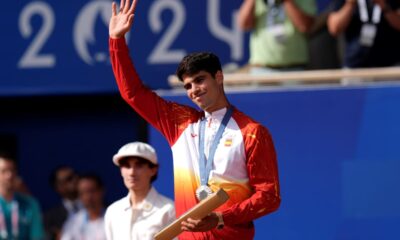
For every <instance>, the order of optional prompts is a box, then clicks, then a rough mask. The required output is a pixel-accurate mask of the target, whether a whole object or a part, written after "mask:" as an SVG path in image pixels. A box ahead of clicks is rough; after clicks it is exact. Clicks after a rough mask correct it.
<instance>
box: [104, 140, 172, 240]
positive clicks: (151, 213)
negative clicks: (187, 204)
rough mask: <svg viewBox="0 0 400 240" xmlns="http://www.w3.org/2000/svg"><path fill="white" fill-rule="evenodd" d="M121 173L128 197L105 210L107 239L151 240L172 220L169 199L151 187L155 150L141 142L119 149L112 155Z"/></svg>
mask: <svg viewBox="0 0 400 240" xmlns="http://www.w3.org/2000/svg"><path fill="white" fill-rule="evenodd" d="M113 162H114V164H115V165H117V166H118V167H119V169H120V171H121V175H122V178H123V181H124V184H125V187H126V188H127V189H128V195H127V196H126V197H124V198H122V199H120V200H118V201H116V202H114V203H112V204H111V205H110V206H109V207H108V208H107V210H106V214H105V230H106V235H107V240H125V239H129V240H147V239H148V240H150V239H151V240H152V239H154V235H155V234H156V233H158V232H159V231H161V230H162V229H163V228H164V227H166V226H167V225H168V224H170V223H171V222H173V221H174V220H175V208H174V203H173V201H172V200H171V199H169V198H167V197H165V196H163V195H161V194H159V193H158V192H157V190H156V189H155V188H154V187H153V186H152V182H154V181H155V180H156V178H157V174H158V161H157V155H156V151H155V150H154V148H153V147H151V146H150V145H148V144H146V143H143V142H131V143H127V144H125V145H124V146H122V147H121V148H120V149H119V151H118V153H117V154H115V155H114V156H113Z"/></svg>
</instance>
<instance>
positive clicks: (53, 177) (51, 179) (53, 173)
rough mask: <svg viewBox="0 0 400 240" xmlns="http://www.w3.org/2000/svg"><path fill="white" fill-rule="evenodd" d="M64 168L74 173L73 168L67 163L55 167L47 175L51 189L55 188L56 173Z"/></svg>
mask: <svg viewBox="0 0 400 240" xmlns="http://www.w3.org/2000/svg"><path fill="white" fill-rule="evenodd" d="M64 169H71V170H72V172H74V173H75V170H74V169H73V168H72V167H70V166H68V165H59V166H57V167H55V168H54V169H53V170H52V171H51V173H50V176H49V183H50V186H52V187H53V189H56V188H57V175H58V173H59V172H60V171H61V170H64Z"/></svg>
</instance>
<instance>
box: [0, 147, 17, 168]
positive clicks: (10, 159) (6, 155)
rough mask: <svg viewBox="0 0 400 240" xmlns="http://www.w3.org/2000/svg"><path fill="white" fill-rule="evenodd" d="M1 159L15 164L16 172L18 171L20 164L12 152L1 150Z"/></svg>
mask: <svg viewBox="0 0 400 240" xmlns="http://www.w3.org/2000/svg"><path fill="white" fill-rule="evenodd" d="M0 158H1V159H3V160H4V161H8V162H11V163H13V164H14V167H15V170H17V168H18V164H17V160H16V159H15V156H14V155H13V154H11V153H10V152H7V151H2V150H0Z"/></svg>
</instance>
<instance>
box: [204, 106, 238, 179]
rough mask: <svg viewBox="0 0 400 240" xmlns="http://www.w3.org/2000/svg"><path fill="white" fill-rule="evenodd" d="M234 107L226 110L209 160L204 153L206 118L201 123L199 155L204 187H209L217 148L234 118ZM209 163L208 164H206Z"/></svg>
mask: <svg viewBox="0 0 400 240" xmlns="http://www.w3.org/2000/svg"><path fill="white" fill-rule="evenodd" d="M232 112H233V107H229V108H228V109H227V110H226V113H225V115H224V118H223V119H222V122H221V125H220V126H219V128H218V131H217V134H216V135H215V138H214V141H213V142H212V145H211V148H210V153H209V155H208V159H206V156H205V153H204V137H205V125H206V118H205V117H204V118H203V119H202V120H201V122H200V131H199V154H200V161H199V166H200V183H201V185H202V186H207V183H208V178H209V176H210V172H211V169H212V162H213V160H214V155H215V151H216V150H217V146H218V143H219V141H220V140H221V138H222V133H223V132H224V130H225V127H226V125H227V124H228V122H229V119H230V118H231V116H232ZM206 162H207V163H206Z"/></svg>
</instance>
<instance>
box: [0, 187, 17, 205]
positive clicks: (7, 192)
mask: <svg viewBox="0 0 400 240" xmlns="http://www.w3.org/2000/svg"><path fill="white" fill-rule="evenodd" d="M0 195H1V196H2V197H3V198H4V199H5V200H6V201H7V202H10V201H11V200H12V199H13V198H14V191H13V190H12V189H7V188H0Z"/></svg>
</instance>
